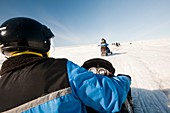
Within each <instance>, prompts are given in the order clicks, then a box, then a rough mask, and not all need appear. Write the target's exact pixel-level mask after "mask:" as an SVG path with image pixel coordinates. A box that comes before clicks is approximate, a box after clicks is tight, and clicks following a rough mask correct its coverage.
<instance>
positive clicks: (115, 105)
mask: <svg viewBox="0 0 170 113" xmlns="http://www.w3.org/2000/svg"><path fill="white" fill-rule="evenodd" d="M52 37H54V35H53V33H52V32H51V30H50V29H49V28H47V27H46V26H45V25H43V24H41V23H40V22H38V21H36V20H34V19H31V18H27V17H15V18H11V19H8V20H6V21H5V22H4V23H2V24H1V26H0V45H1V46H0V49H1V52H2V54H3V55H4V56H5V57H6V58H7V59H6V60H5V61H4V62H3V63H2V66H1V70H0V112H2V113H3V112H4V113H21V112H22V113H86V112H87V111H86V107H85V106H89V107H91V108H93V109H95V110H96V111H98V112H100V113H114V112H118V111H119V110H120V109H121V106H122V103H124V102H125V99H126V96H127V93H128V91H129V89H130V84H131V80H130V78H129V77H128V76H124V75H122V76H117V77H113V78H108V77H105V76H102V75H97V74H93V73H92V72H89V71H88V70H86V69H85V68H83V67H81V66H78V65H77V64H75V63H73V62H72V61H70V60H68V59H65V58H58V59H55V58H51V57H49V56H48V52H49V50H50V39H51V38H52Z"/></svg>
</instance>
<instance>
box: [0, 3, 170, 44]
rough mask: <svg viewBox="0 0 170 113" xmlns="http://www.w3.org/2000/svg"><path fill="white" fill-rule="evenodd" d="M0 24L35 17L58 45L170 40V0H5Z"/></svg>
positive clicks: (0, 8) (2, 5)
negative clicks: (47, 29) (17, 18)
mask: <svg viewBox="0 0 170 113" xmlns="http://www.w3.org/2000/svg"><path fill="white" fill-rule="evenodd" d="M0 4H1V5H0V23H2V22H4V21H5V20H7V19H9V18H12V17H21V16H22V17H31V18H33V19H36V20H38V21H39V22H41V23H43V24H45V25H47V26H48V27H49V28H50V29H51V30H52V31H53V33H54V34H55V38H54V39H53V41H54V45H55V46H70V45H80V44H83V45H84V44H93V43H99V42H100V39H101V38H103V37H104V38H106V40H107V41H108V42H110V43H111V42H115V41H119V42H126V41H133V40H146V39H156V38H170V0H1V3H0Z"/></svg>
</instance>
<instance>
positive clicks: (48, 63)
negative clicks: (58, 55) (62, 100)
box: [0, 55, 70, 111]
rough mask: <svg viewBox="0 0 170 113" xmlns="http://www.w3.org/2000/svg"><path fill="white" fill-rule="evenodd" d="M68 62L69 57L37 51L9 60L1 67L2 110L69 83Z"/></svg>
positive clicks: (65, 86) (0, 98) (0, 91)
mask: <svg viewBox="0 0 170 113" xmlns="http://www.w3.org/2000/svg"><path fill="white" fill-rule="evenodd" d="M66 62H67V60H66V59H59V60H54V59H53V58H50V59H47V58H42V57H38V56H34V55H21V56H17V57H13V58H10V59H9V60H6V61H5V62H4V63H3V65H2V70H1V76H3V77H2V78H1V82H0V111H5V110H8V109H11V108H14V107H17V106H19V105H21V104H24V103H27V102H29V101H31V100H34V99H36V98H38V97H41V96H43V95H46V94H49V93H51V92H54V91H57V90H60V89H64V88H67V87H69V86H70V85H69V82H68V77H67V70H66V69H67V68H66ZM56 67H57V68H56ZM49 70H50V71H49ZM37 78H38V79H37ZM63 81H64V82H63ZM11 86H12V87H11ZM4 95H5V97H4ZM9 103H10V104H9Z"/></svg>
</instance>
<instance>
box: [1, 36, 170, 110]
mask: <svg viewBox="0 0 170 113" xmlns="http://www.w3.org/2000/svg"><path fill="white" fill-rule="evenodd" d="M130 43H131V44H130ZM109 48H110V49H111V51H112V52H113V54H112V55H109V56H101V55H100V47H99V46H98V44H91V45H82V46H67V47H56V48H52V49H51V50H50V53H51V56H52V57H54V58H67V59H69V60H71V61H73V62H74V63H76V64H78V65H80V66H81V65H82V64H83V62H85V61H86V60H88V59H92V58H103V59H106V60H108V61H110V62H111V63H112V65H113V66H114V67H115V69H116V73H115V75H117V74H128V75H130V76H131V77H132V84H131V87H132V97H133V103H134V112H135V113H170V39H155V40H143V41H133V42H127V43H120V46H119V47H116V46H115V45H111V44H110V45H109ZM4 60H5V59H4V57H3V56H2V55H1V56H0V63H2V62H3V61H4Z"/></svg>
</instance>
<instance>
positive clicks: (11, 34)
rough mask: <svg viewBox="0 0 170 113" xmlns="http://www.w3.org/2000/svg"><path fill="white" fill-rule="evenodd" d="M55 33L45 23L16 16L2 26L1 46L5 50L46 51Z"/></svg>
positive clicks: (2, 50)
mask: <svg viewBox="0 0 170 113" xmlns="http://www.w3.org/2000/svg"><path fill="white" fill-rule="evenodd" d="M53 36H54V34H53V33H52V32H51V30H50V29H48V28H47V27H46V26H45V25H42V24H41V23H39V22H37V21H36V20H33V19H30V18H26V17H16V18H12V19H9V20H7V21H5V22H4V23H3V24H2V25H1V26H0V45H1V46H0V48H1V52H2V53H3V54H4V52H5V51H7V52H12V51H25V50H30V51H33V52H39V53H42V54H44V53H46V52H48V51H49V49H50V38H52V37H53Z"/></svg>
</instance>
